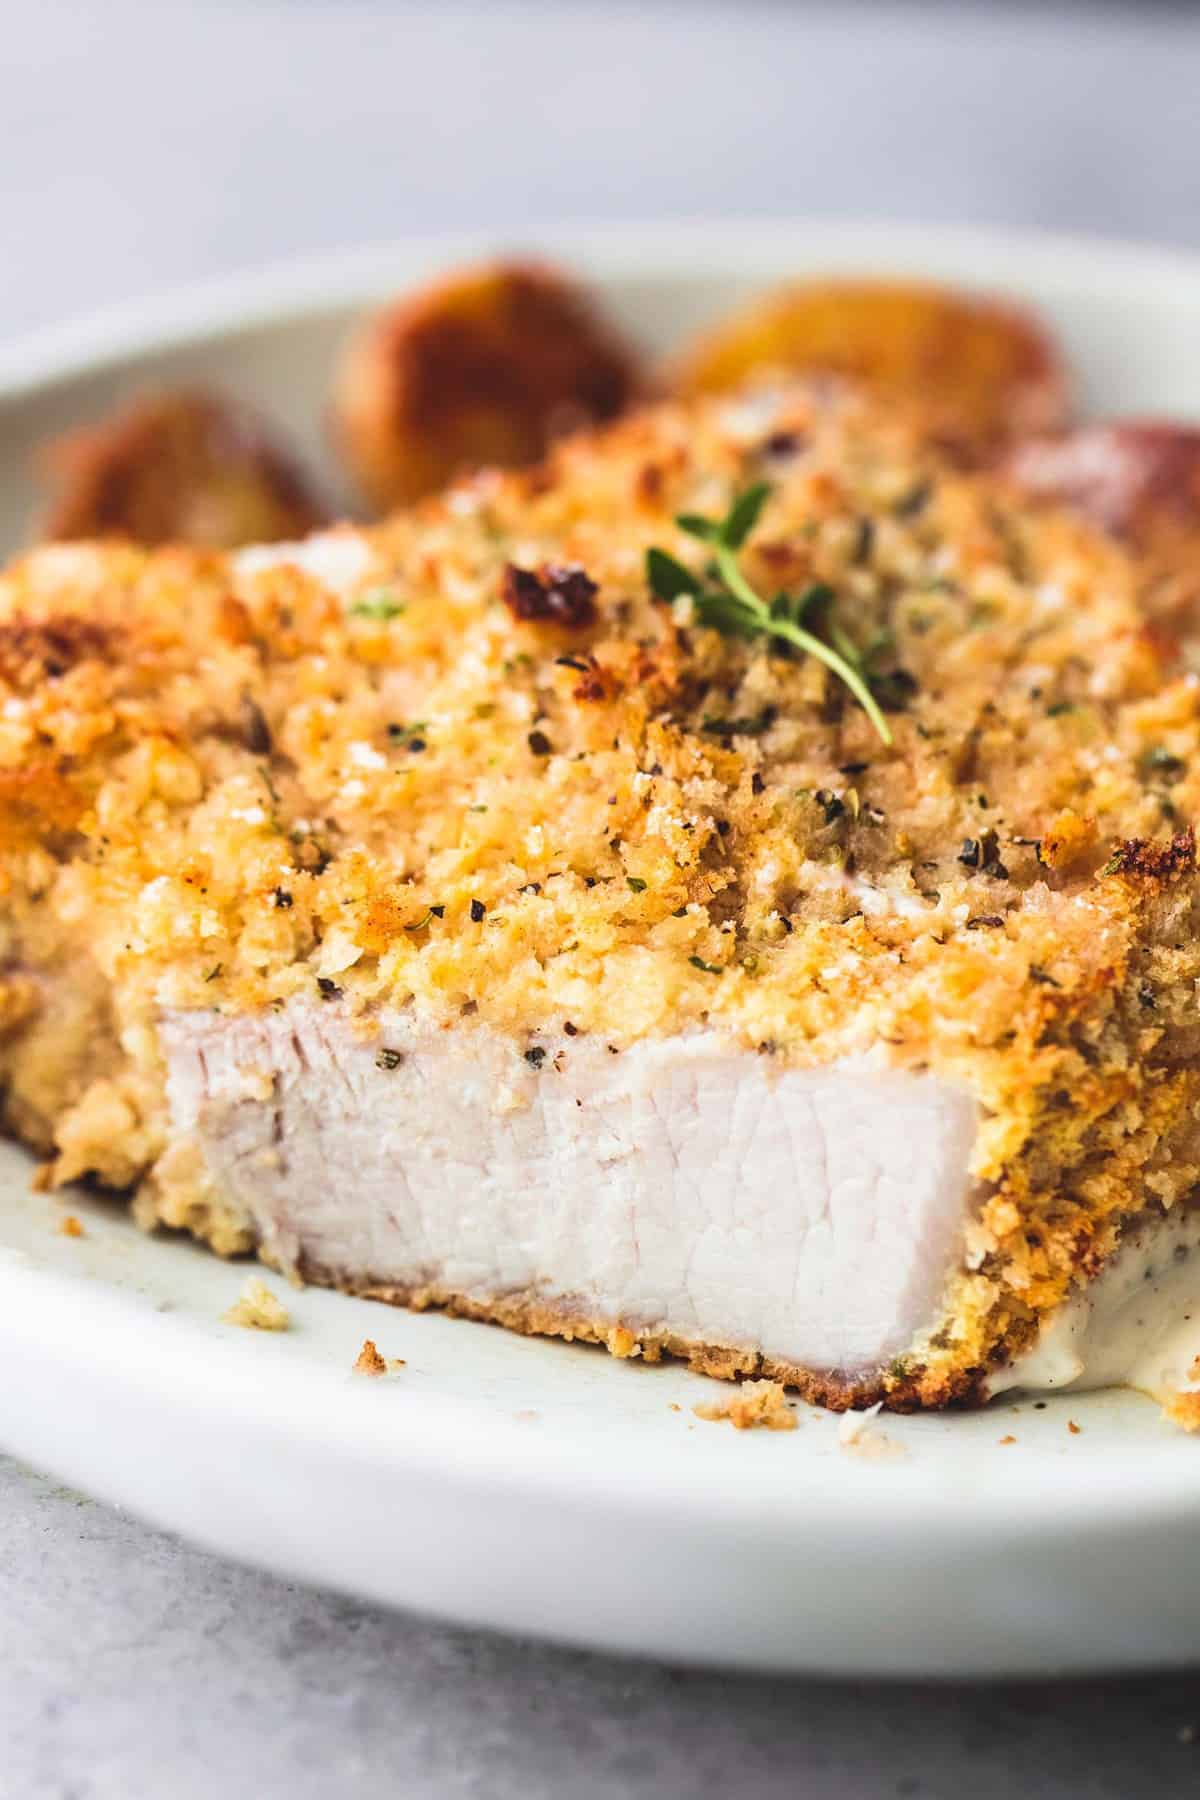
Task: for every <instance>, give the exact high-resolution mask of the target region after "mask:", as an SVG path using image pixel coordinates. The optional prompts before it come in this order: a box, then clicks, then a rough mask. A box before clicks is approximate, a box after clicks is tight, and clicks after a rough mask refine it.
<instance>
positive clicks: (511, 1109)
mask: <svg viewBox="0 0 1200 1800" xmlns="http://www.w3.org/2000/svg"><path fill="white" fill-rule="evenodd" d="M761 483H767V484H769V491H768V489H766V488H763V487H761V486H760V484H761ZM739 497H740V498H739ZM734 502H736V503H737V504H736V505H733V507H732V510H730V509H731V503H734ZM678 515H682V516H683V519H684V524H683V525H682V526H681V525H679V524H678V523H677V522H676V521H677V516H678ZM697 518H705V519H708V520H712V521H719V520H720V519H721V518H725V520H726V524H725V526H724V527H723V528H722V529H723V530H724V532H725V539H724V542H723V544H722V546H721V554H720V555H718V554H715V553H714V549H713V540H712V533H713V531H714V530H716V529H717V526H716V525H715V524H714V525H709V526H704V527H703V528H699V527H698V526H697V523H696V521H697ZM698 532H699V535H700V536H702V537H703V536H705V534H706V533H707V541H706V542H705V543H700V542H698V541H697V534H698ZM651 550H653V551H654V552H656V554H655V555H654V556H651V557H649V558H648V556H647V552H649V551H651ZM731 557H732V562H731V560H730V559H731ZM731 568H732V570H733V577H732V579H733V581H734V583H735V585H734V586H730V569H731ZM1139 581H1140V570H1139V567H1138V565H1137V563H1136V561H1135V560H1133V559H1132V558H1131V557H1130V556H1129V555H1128V554H1127V553H1126V552H1125V551H1124V550H1122V549H1121V548H1120V547H1118V546H1117V545H1115V544H1113V543H1110V542H1107V541H1106V540H1105V539H1103V538H1102V537H1100V536H1097V535H1094V534H1093V533H1091V532H1090V531H1089V530H1088V529H1087V528H1086V527H1085V526H1083V525H1080V524H1078V523H1075V522H1072V521H1071V520H1070V519H1068V518H1067V517H1065V516H1061V515H1058V514H1055V513H1053V512H1047V511H1044V510H1041V509H1039V510H1037V511H1036V512H1030V511H1028V510H1027V509H1026V507H1025V505H1024V503H1023V502H1022V501H1021V500H1020V499H1019V498H1018V497H1016V496H1015V495H1014V493H1013V491H1012V489H1011V488H1009V487H1006V486H1003V485H1001V484H1000V483H999V482H997V481H994V480H993V478H990V477H985V476H981V477H967V476H963V475H962V474H960V473H956V472H955V471H953V470H952V469H950V468H948V467H945V466H943V465H942V464H941V463H940V462H939V461H938V459H937V457H936V455H935V454H934V453H932V452H930V451H929V450H928V449H927V448H926V447H924V446H922V445H921V444H920V443H918V442H914V441H913V440H912V439H911V438H910V437H909V436H908V435H907V433H906V431H905V429H904V428H903V427H902V426H899V425H896V424H894V423H893V422H892V421H890V420H888V419H886V418H880V417H879V416H877V415H875V414H872V413H870V412H869V411H866V410H863V409H862V407H861V404H860V403H858V402H855V401H852V400H851V401H847V400H845V399H839V398H837V397H831V396H828V395H827V396H826V398H825V399H824V400H820V399H818V398H816V397H814V396H813V395H812V394H792V395H782V396H776V397H775V398H774V399H771V400H767V399H765V398H764V396H763V395H761V394H757V395H756V396H755V397H754V398H753V400H752V401H750V402H741V401H733V402H726V401H721V402H712V403H703V404H695V405H692V406H689V407H667V408H664V409H661V410H659V411H656V412H652V413H648V414H646V415H644V416H642V417H640V418H636V419H633V420H630V421H628V422H626V423H625V424H623V425H621V426H619V427H617V428H615V429H614V430H612V431H609V432H607V433H603V434H599V435H597V436H595V437H592V438H580V439H578V440H575V441H573V442H572V443H570V444H568V445H567V446H565V447H564V448H563V449H562V450H561V451H560V452H559V453H558V454H557V455H556V457H555V458H554V459H553V460H552V462H551V463H550V464H548V465H547V466H546V468H544V469H543V470H540V471H538V472H536V473H534V474H532V475H526V476H512V477H496V476H485V477H481V478H478V479H476V480H474V481H473V482H471V483H469V484H466V485H464V486H460V487H458V488H456V489H453V490H451V492H450V493H449V494H448V495H447V496H446V497H445V499H444V500H442V501H440V502H437V503H435V504H430V505H426V506H424V507H422V508H421V509H419V510H417V511H416V512H414V513H413V514H411V515H408V516H404V517H401V518H399V519H397V520H396V521H394V522H393V523H392V524H390V525H388V526H385V527H383V528H381V529H380V530H378V531H377V532H375V533H371V534H364V533H359V532H354V531H350V530H344V531H341V532H337V533H332V534H327V535H326V536H324V537H322V538H319V539H316V540H313V541H312V542H311V543H309V544H307V545H305V546H300V547H293V548H284V549H282V550H273V551H270V552H255V553H252V554H246V555H242V556H240V557H238V558H235V559H232V560H225V559H222V558H219V557H206V558H200V557H197V556H194V555H187V554H185V553H183V552H178V551H176V552H170V551H168V552H164V553H161V554H159V555H156V556H147V555H145V554H143V553H140V552H138V551H135V550H133V549H118V548H115V547H108V548H100V547H87V546H73V547H70V548H66V547H60V548H57V549H48V550H43V551H41V552H39V553H37V554H35V555H34V556H32V557H31V558H29V559H27V560H26V561H25V562H24V563H22V564H19V565H17V566H16V567H15V568H14V569H13V570H12V571H11V572H10V573H9V574H8V575H7V577H6V578H5V579H4V581H3V583H2V584H0V679H2V681H3V685H4V693H3V697H2V700H0V851H2V853H3V876H4V881H5V884H6V885H5V888H4V892H3V896H2V898H0V967H2V968H3V970H4V978H3V985H2V987H0V1026H3V1028H4V1033H5V1035H4V1036H3V1037H2V1038H0V1078H2V1080H3V1083H4V1096H5V1097H4V1109H5V1119H6V1121H7V1123H8V1125H9V1128H10V1129H12V1130H13V1131H15V1132H18V1133H19V1134H20V1135H21V1136H23V1137H24V1138H25V1139H26V1140H27V1141H29V1142H30V1143H31V1144H33V1145H34V1146H35V1147H36V1148H37V1149H38V1150H39V1151H40V1152H41V1153H42V1154H43V1155H46V1156H47V1158H48V1161H49V1169H48V1178H49V1179H51V1180H53V1181H67V1180H71V1179H74V1178H76V1177H78V1176H80V1175H82V1174H87V1173H90V1174H92V1175H93V1176H95V1177H96V1178H98V1179H100V1180H102V1181H104V1182H107V1183H108V1184H110V1185H112V1186H117V1187H126V1188H130V1189H132V1190H133V1203H134V1208H135V1212H136V1214H137V1216H138V1217H139V1219H141V1220H142V1221H143V1222H144V1223H147V1224H154V1223H165V1224H168V1225H174V1226H184V1227H186V1228H188V1229H190V1230H192V1231H194V1232H196V1233H197V1234H198V1235H200V1236H202V1237H204V1238H205V1239H207V1240H208V1241H209V1242H211V1243H212V1244H213V1245H214V1247H216V1248H217V1249H219V1250H221V1251H223V1252H237V1251H245V1250H251V1249H255V1248H256V1249H258V1250H259V1252H260V1253H261V1254H262V1255H263V1256H264V1257H265V1258H266V1259H268V1260H269V1261H272V1262H274V1263H275V1264H276V1265H277V1266H279V1267H281V1268H284V1269H287V1270H291V1271H296V1272H298V1273H300V1274H301V1275H303V1276H304V1277H306V1278H308V1279H313V1280H320V1281H326V1282H330V1283H333V1284H336V1285H338V1286H342V1287H345V1288H348V1289H351V1290H354V1291H359V1292H367V1293H374V1294H378V1295H380V1296H382V1297H385V1298H391V1299H396V1300H403V1301H406V1302H408V1303H410V1304H415V1305H427V1304H439V1305H446V1306H449V1307H452V1308H455V1309H458V1310H460V1311H465V1312H468V1313H472V1314H476V1315H479V1316H483V1317H488V1318H493V1319H497V1320H499V1321H501V1322H504V1323H507V1324H511V1325H514V1326H517V1327H518V1328H520V1329H524V1330H535V1331H541V1332H550V1333H559V1334H566V1335H573V1336H579V1337H592V1338H598V1339H600V1340H602V1341H605V1342H607V1343H608V1344H609V1346H610V1347H611V1348H612V1349H614V1350H616V1351H618V1352H619V1353H622V1354H630V1353H633V1352H640V1353H641V1354H642V1355H644V1356H646V1357H653V1356H656V1355H659V1354H661V1353H662V1352H664V1351H669V1352H671V1353H678V1354H682V1355H686V1356H689V1357H690V1358H691V1359H692V1360H693V1361H694V1362H696V1363H697V1364H698V1365H699V1366H701V1367H705V1368H709V1369H712V1370H714V1371H716V1372H719V1373H725V1374H732V1373H738V1372H743V1371H760V1370H765V1371H766V1372H768V1373H776V1374H779V1375H781V1376H783V1377H785V1378H786V1379H787V1380H788V1381H790V1382H793V1383H795V1384H796V1385H797V1386H799V1387H800V1388H801V1389H802V1390H804V1391H805V1392H807V1393H809V1394H810V1395H812V1396H813V1397H815V1398H822V1399H826V1400H829V1401H830V1402H832V1403H835V1404H842V1405H844V1404H848V1403H854V1402H861V1401H864V1400H869V1399H882V1400H885V1401H886V1402H887V1403H888V1404H890V1405H893V1406H899V1407H910V1406H914V1405H944V1404H948V1403H951V1402H959V1401H964V1400H978V1399H981V1398H984V1397H985V1396H986V1395H987V1393H988V1392H989V1391H990V1389H991V1388H992V1387H993V1386H995V1385H999V1384H1002V1383H1004V1382H1006V1381H1011V1380H1013V1379H1017V1378H1020V1371H1021V1370H1022V1369H1024V1370H1025V1371H1026V1372H1029V1371H1032V1373H1031V1374H1030V1376H1029V1378H1030V1379H1034V1378H1037V1379H1043V1378H1045V1379H1047V1380H1048V1379H1050V1377H1043V1376H1039V1375H1038V1374H1037V1371H1038V1368H1039V1367H1041V1368H1042V1369H1045V1368H1047V1367H1049V1366H1050V1364H1051V1363H1053V1362H1054V1359H1053V1358H1052V1357H1051V1358H1049V1359H1048V1358H1047V1357H1043V1358H1042V1362H1041V1364H1040V1365H1039V1364H1038V1362H1037V1355H1038V1347H1039V1344H1041V1342H1042V1340H1043V1337H1044V1335H1045V1332H1046V1331H1048V1330H1050V1329H1052V1328H1053V1326H1054V1322H1055V1321H1056V1320H1058V1321H1061V1320H1062V1319H1063V1318H1065V1317H1067V1314H1066V1312H1065V1310H1064V1309H1067V1308H1070V1307H1073V1306H1076V1305H1077V1304H1078V1301H1079V1297H1080V1295H1081V1294H1086V1293H1089V1292H1091V1291H1092V1284H1093V1282H1094V1281H1095V1280H1096V1278H1097V1277H1098V1276H1099V1275H1100V1274H1101V1272H1102V1271H1104V1270H1106V1269H1107V1270H1109V1271H1111V1270H1112V1269H1114V1268H1115V1267H1116V1266H1117V1263H1118V1262H1119V1259H1120V1257H1121V1255H1122V1246H1123V1245H1126V1244H1129V1245H1133V1246H1136V1248H1137V1254H1138V1255H1142V1256H1144V1255H1146V1254H1147V1246H1148V1245H1149V1246H1151V1247H1153V1245H1154V1244H1155V1243H1156V1242H1162V1243H1164V1244H1165V1243H1167V1242H1168V1240H1169V1241H1170V1243H1171V1244H1173V1245H1174V1246H1175V1247H1176V1248H1178V1247H1179V1246H1180V1245H1181V1244H1190V1242H1191V1235H1190V1234H1189V1232H1187V1231H1184V1232H1183V1233H1182V1235H1181V1233H1180V1231H1179V1225H1178V1222H1179V1220H1180V1219H1181V1218H1185V1217H1187V1216H1189V1212H1188V1209H1189V1208H1190V1207H1191V1206H1192V1203H1193V1198H1194V1196H1195V1194H1196V1191H1197V1188H1198V1186H1200V1148H1198V1146H1197V1142H1196V1138H1197V1130H1196V1123H1195V1121H1196V1118H1197V1117H1198V1116H1200V1033H1198V1029H1197V1020H1196V1016H1195V1006H1194V998H1193V996H1194V992H1195V984H1196V981H1197V979H1200V951H1198V948H1197V943H1198V933H1197V929H1196V927H1197V905H1198V901H1200V891H1198V886H1200V884H1198V883H1197V878H1196V867H1195V848H1194V842H1193V839H1192V836H1191V833H1190V828H1189V822H1190V820H1191V819H1192V818H1193V817H1194V814H1195V810H1196V803H1197V800H1198V799H1200V721H1198V718H1197V697H1196V689H1195V686H1194V684H1192V683H1190V682H1188V681H1186V680H1175V679H1173V678H1172V675H1171V672H1170V668H1169V665H1167V664H1166V663H1165V661H1164V660H1163V658H1164V653H1163V651H1162V650H1161V648H1160V646H1159V643H1158V640H1157V638H1156V636H1155V634H1154V633H1151V632H1147V630H1146V629H1145V627H1144V623H1143V617H1142V614H1141V613H1140V612H1139V610H1138V607H1137V604H1136V598H1137V594H1138V591H1139ZM747 591H749V592H750V593H751V597H752V599H753V596H754V595H755V594H757V595H760V596H764V595H765V596H766V597H767V599H764V600H762V601H761V603H760V602H755V603H754V606H751V605H750V603H749V602H747V601H746V599H745V597H744V596H745V593H746V592H747ZM739 593H740V595H741V597H740V598H739ZM780 595H782V596H783V598H777V596H780ZM769 602H774V604H773V605H770V604H769ZM755 606H760V610H759V611H755V610H754V607H755ZM780 622H782V624H783V626H784V627H785V629H782V630H781V629H779V625H780ZM801 624H802V625H803V629H805V630H808V631H810V632H815V633H816V634H817V636H818V638H819V639H820V643H821V645H822V646H823V654H824V655H825V660H824V661H822V660H820V659H819V658H818V657H815V656H811V655H807V654H804V648H805V644H806V643H807V640H805V639H804V638H803V636H802V635H801V636H797V635H796V633H797V631H799V630H800V627H801ZM789 631H790V636H789ZM839 659H840V660H839ZM68 992H70V993H71V994H72V995H73V996H74V1002H73V1004H72V1005H71V1006H66V1005H65V1004H64V996H65V995H66V994H67V993H68ZM1162 1234H1165V1235H1162ZM1172 1254H1174V1252H1173V1251H1172ZM1109 1285H1110V1289H1111V1291H1112V1292H1114V1293H1124V1292H1125V1288H1126V1286H1127V1285H1128V1284H1127V1283H1124V1284H1123V1282H1122V1281H1121V1280H1117V1279H1116V1278H1114V1279H1113V1281H1112V1282H1110V1284H1109ZM1095 1291H1096V1292H1097V1293H1099V1292H1100V1289H1099V1288H1098V1287H1097V1288H1096V1289H1095ZM1106 1291H1107V1290H1106ZM1172 1292H1173V1293H1174V1292H1175V1290H1174V1289H1173V1290H1172ZM1176 1298H1177V1296H1176ZM1163 1304H1164V1307H1165V1306H1166V1304H1167V1302H1166V1301H1164V1303H1163ZM1170 1304H1171V1305H1172V1306H1174V1305H1175V1304H1176V1301H1175V1300H1172V1301H1171V1303H1170ZM1084 1335H1086V1334H1081V1332H1079V1331H1074V1330H1073V1335H1071V1342H1072V1343H1075V1342H1076V1341H1077V1340H1078V1341H1083V1336H1084ZM1093 1335H1094V1334H1093ZM1085 1361H1086V1359H1085ZM1063 1366H1065V1365H1064V1364H1063V1362H1062V1359H1061V1358H1059V1359H1058V1362H1057V1363H1054V1367H1056V1368H1061V1367H1063ZM1072 1366H1073V1365H1072ZM1096 1366H1097V1367H1102V1368H1104V1369H1105V1370H1109V1369H1110V1368H1111V1358H1110V1359H1108V1360H1107V1361H1106V1360H1105V1358H1104V1357H1103V1356H1098V1357H1097V1362H1096ZM1083 1373H1084V1374H1086V1370H1084V1372H1083ZM1077 1378H1081V1377H1080V1376H1079V1375H1078V1374H1077V1375H1075V1376H1072V1379H1077Z"/></svg>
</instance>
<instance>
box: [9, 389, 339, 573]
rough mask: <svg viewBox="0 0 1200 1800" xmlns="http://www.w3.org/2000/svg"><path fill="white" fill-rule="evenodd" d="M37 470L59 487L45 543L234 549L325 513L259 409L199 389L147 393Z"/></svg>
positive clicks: (294, 530) (57, 450) (299, 531)
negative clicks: (108, 540)
mask: <svg viewBox="0 0 1200 1800" xmlns="http://www.w3.org/2000/svg"><path fill="white" fill-rule="evenodd" d="M40 471H41V473H42V474H43V476H44V478H45V479H46V481H47V483H48V484H49V485H50V486H51V487H52V488H54V489H55V490H56V492H55V493H54V497H53V499H52V500H51V502H50V505H49V507H48V508H47V511H46V515H45V517H44V519H43V520H42V522H41V526H40V531H39V535H40V536H41V537H43V538H57V539H62V538H90V537H124V538H132V539H133V540H134V541H135V542H136V543H140V544H164V543H183V544H195V545H197V546H199V547H201V548H205V549H232V548H235V547H236V546H237V545H239V544H261V543H271V542H274V541H277V540H279V539H286V538H294V537H303V536H304V534H305V533H306V532H308V531H311V530H313V529H314V527H316V526H317V525H320V524H321V523H323V522H324V519H325V517H326V515H325V513H324V511H323V509H322V508H321V507H320V506H319V505H318V503H317V501H316V499H315V498H314V496H313V494H312V493H311V491H310V489H309V487H308V485H307V483H306V481H305V479H304V477H303V475H302V474H301V473H300V471H299V469H298V468H297V467H296V465H295V464H294V463H293V462H292V461H291V459H290V458H289V457H288V456H287V455H286V454H285V453H284V452H283V451H281V450H280V449H279V447H278V446H277V445H276V444H275V443H274V442H273V441H272V439H271V438H270V436H269V435H268V433H267V431H266V429H265V428H264V426H263V425H262V423H261V421H260V420H259V419H258V418H257V417H256V416H255V415H254V414H253V413H251V412H250V411H249V410H248V409H247V408H246V407H244V406H242V405H241V404H238V403H234V402H232V401H229V400H226V399H223V398H221V397H219V396H217V395H215V394H211V393H203V392H199V391H190V390H189V391H175V392H171V393H162V394H151V395H147V396H145V397H143V398H141V399H138V400H135V401H133V402H132V403H131V404H130V405H129V406H127V407H126V408H125V409H124V410H123V411H120V412H117V413H114V414H112V415H111V416H110V417H108V418H106V419H104V420H102V421H101V422H100V423H99V424H97V425H92V426H88V427H86V428H84V429H82V430H78V431H73V432H71V433H69V435H67V436H66V437H63V438H59V439H57V440H56V441H55V442H54V443H52V444H50V445H48V446H47V447H46V449H45V450H44V451H43V452H42V454H41V458H40Z"/></svg>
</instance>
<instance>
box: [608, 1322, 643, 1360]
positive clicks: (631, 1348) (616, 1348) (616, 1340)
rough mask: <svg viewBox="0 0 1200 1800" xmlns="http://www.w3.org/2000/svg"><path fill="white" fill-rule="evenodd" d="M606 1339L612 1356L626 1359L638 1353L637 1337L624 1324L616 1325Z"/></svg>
mask: <svg viewBox="0 0 1200 1800" xmlns="http://www.w3.org/2000/svg"><path fill="white" fill-rule="evenodd" d="M604 1341H605V1343H606V1344H607V1345H608V1352H609V1355H610V1356H619V1357H621V1358H622V1359H624V1358H625V1357H627V1356H636V1355H637V1352H638V1348H639V1346H638V1341H637V1338H636V1337H635V1336H634V1334H633V1332H632V1331H630V1330H629V1329H628V1328H627V1327H626V1326H624V1325H614V1326H613V1328H612V1330H611V1331H610V1332H609V1334H608V1336H607V1337H606V1338H605V1340H604Z"/></svg>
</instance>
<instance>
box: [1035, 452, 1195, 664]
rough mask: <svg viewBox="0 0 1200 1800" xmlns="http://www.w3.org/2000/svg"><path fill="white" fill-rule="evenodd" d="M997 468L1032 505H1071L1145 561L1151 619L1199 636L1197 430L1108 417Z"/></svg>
mask: <svg viewBox="0 0 1200 1800" xmlns="http://www.w3.org/2000/svg"><path fill="white" fill-rule="evenodd" d="M1001 467H1002V468H1003V470H1004V472H1005V473H1006V474H1007V475H1008V476H1009V477H1010V478H1011V479H1012V480H1013V481H1015V482H1016V483H1017V485H1018V486H1019V487H1020V488H1021V489H1022V491H1023V492H1024V493H1025V494H1026V495H1028V496H1029V497H1030V498H1031V499H1034V500H1044V501H1048V502H1051V503H1053V504H1056V505H1064V506H1067V507H1069V508H1070V509H1071V510H1072V511H1073V512H1077V513H1079V514H1080V515H1081V516H1082V517H1084V518H1086V519H1089V520H1090V521H1091V522H1092V523H1093V524H1094V525H1098V526H1099V527H1100V528H1101V529H1102V530H1103V531H1106V532H1108V533H1109V534H1110V535H1111V536H1113V537H1117V538H1120V539H1122V540H1123V541H1124V542H1125V543H1127V544H1128V545H1129V546H1130V547H1131V549H1133V550H1134V551H1135V552H1136V553H1137V555H1138V557H1139V560H1140V562H1141V563H1142V566H1143V570H1144V575H1143V582H1142V588H1143V600H1144V604H1145V607H1146V611H1147V613H1148V615H1149V616H1150V617H1151V619H1152V620H1153V621H1154V622H1155V623H1156V624H1158V625H1160V626H1162V627H1164V628H1165V629H1166V630H1167V631H1168V632H1170V633H1173V634H1175V635H1177V636H1178V637H1180V638H1184V639H1191V640H1195V639H1196V638H1197V637H1198V636H1200V428H1197V427H1196V426H1189V425H1179V424H1175V423H1173V422H1172V421H1170V420H1167V419H1115V420H1108V421H1100V422H1098V423H1097V424H1094V425H1081V426H1078V427H1077V428H1076V429H1075V430H1074V431H1067V432H1061V433H1058V434H1057V435H1055V436H1052V437H1043V438H1033V439H1031V440H1029V441H1028V442H1026V443H1021V444H1015V445H1014V446H1013V447H1012V449H1011V450H1010V451H1009V452H1008V454H1007V456H1006V457H1005V458H1004V459H1003V461H1002V464H1001Z"/></svg>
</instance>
